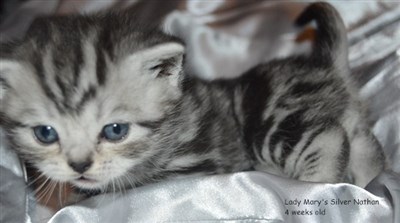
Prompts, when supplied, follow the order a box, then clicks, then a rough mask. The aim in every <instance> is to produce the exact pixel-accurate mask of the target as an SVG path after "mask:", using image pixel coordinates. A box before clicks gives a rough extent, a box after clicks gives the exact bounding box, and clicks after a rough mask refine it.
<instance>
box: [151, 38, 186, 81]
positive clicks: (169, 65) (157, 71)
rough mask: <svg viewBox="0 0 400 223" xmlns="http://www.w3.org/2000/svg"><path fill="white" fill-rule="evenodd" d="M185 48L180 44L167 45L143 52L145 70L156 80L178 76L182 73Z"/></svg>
mask: <svg viewBox="0 0 400 223" xmlns="http://www.w3.org/2000/svg"><path fill="white" fill-rule="evenodd" d="M184 51H185V48H184V46H183V45H181V44H179V43H166V44H161V45H157V46H154V47H152V48H150V49H147V50H145V51H143V62H144V63H143V65H144V68H145V69H147V70H148V71H150V75H152V77H154V78H163V77H169V76H178V75H179V74H180V72H181V71H182V63H183V55H184Z"/></svg>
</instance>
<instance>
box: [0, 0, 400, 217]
mask: <svg viewBox="0 0 400 223" xmlns="http://www.w3.org/2000/svg"><path fill="white" fill-rule="evenodd" d="M96 2H97V3H96ZM136 2H138V3H136ZM160 2H161V1H146V2H141V1H136V0H135V1H123V0H112V1H108V2H106V1H101V4H100V2H99V1H92V0H81V1H79V4H78V3H77V2H76V1H66V0H57V1H51V2H50V1H46V2H39V1H28V2H26V3H25V4H23V5H22V6H21V7H19V8H18V9H16V11H15V13H11V14H10V15H9V16H8V17H7V18H6V19H5V20H4V21H2V22H1V24H0V30H1V35H2V38H1V39H2V41H4V40H6V39H15V38H19V37H20V36H22V33H23V32H24V31H25V29H26V27H27V26H28V25H29V23H30V22H31V20H32V18H34V17H37V16H38V14H43V13H45V14H66V13H72V12H88V11H94V10H98V9H100V8H104V7H110V6H112V5H114V6H113V7H117V6H118V7H125V6H126V5H128V4H129V3H131V4H132V3H133V4H138V5H139V6H138V7H137V10H139V12H140V13H141V14H142V15H143V16H147V18H149V17H151V16H153V17H154V19H156V17H157V18H158V17H160V15H161V14H162V15H166V18H165V20H163V21H164V23H163V27H165V29H166V30H167V31H168V32H171V33H173V34H175V35H178V36H180V37H182V38H184V39H185V41H186V42H187V45H188V62H189V65H188V69H190V70H191V71H192V72H193V73H194V74H195V75H201V76H203V77H205V78H210V79H212V78H215V77H232V76H237V75H239V74H240V73H242V72H243V71H245V70H246V69H248V68H249V67H251V66H254V65H255V64H257V63H259V62H261V61H267V60H270V59H272V58H276V57H283V56H286V55H291V54H294V53H304V52H306V51H307V50H308V48H309V44H307V43H305V44H302V45H296V44H294V43H293V39H294V36H295V34H296V32H297V31H298V30H296V29H294V28H293V27H292V25H291V24H292V21H293V19H294V18H295V17H296V15H297V14H298V13H299V12H300V11H301V10H302V8H303V7H304V5H305V3H290V2H283V3H282V2H277V1H258V0H249V1H239V0H213V1H199V0H192V1H184V0H182V1H168V3H170V4H171V5H170V6H169V8H168V7H161V6H158V5H159V4H161V3H160ZM163 2H164V5H166V4H165V1H163ZM331 2H332V3H333V4H334V5H335V6H336V7H337V8H338V9H339V11H340V12H341V14H342V16H343V18H344V20H345V23H346V25H347V27H348V30H349V41H350V43H351V47H350V49H349V58H350V65H351V68H352V70H353V77H354V79H355V80H356V81H357V83H358V84H359V86H360V89H361V90H360V95H361V97H362V98H363V99H364V100H365V101H366V102H367V103H366V104H367V105H368V108H369V110H370V115H369V119H370V121H371V124H372V125H373V131H374V134H375V135H376V136H377V138H378V140H379V141H380V142H381V144H382V145H383V148H384V150H385V153H386V155H387V156H388V160H389V161H390V163H391V168H390V169H389V170H387V171H385V172H383V173H382V174H380V175H379V176H378V177H377V178H376V179H375V180H374V181H373V182H371V183H370V184H369V185H368V186H367V188H365V189H363V188H359V187H356V186H353V185H349V184H319V183H304V182H299V181H294V180H290V179H285V178H281V177H278V176H274V175H270V174H266V173H261V172H242V173H235V174H227V175H217V176H206V177H196V178H187V179H181V180H176V181H166V182H161V183H157V184H153V185H148V186H144V187H140V188H136V189H132V190H129V191H127V192H126V193H114V194H103V195H98V196H95V197H92V198H90V199H88V200H85V201H83V202H80V203H78V204H75V205H72V206H69V207H66V208H63V209H61V210H60V211H58V212H57V213H55V215H54V216H51V215H46V214H45V213H44V212H43V210H45V209H43V208H42V207H41V206H39V205H37V204H36V203H35V201H34V199H32V198H30V199H28V198H29V197H31V196H28V195H29V194H31V192H30V191H29V190H28V189H27V187H26V186H25V183H24V182H25V179H24V171H23V168H21V165H20V163H19V162H18V159H17V157H16V156H15V154H14V153H13V152H12V150H11V149H10V148H7V147H6V142H5V141H4V139H3V138H1V139H2V140H1V144H0V145H1V146H0V148H1V149H0V156H1V157H0V222H25V223H29V222H49V223H63V222H65V223H67V222H68V223H70V222H74V223H75V222H76V223H86V222H107V223H109V222H117V223H118V222H121V223H125V222H304V223H305V222H307V223H308V222H334V223H340V222H343V223H349V222H360V223H361V222H362V223H364V222H382V223H383V222H385V223H386V222H388V223H389V222H393V223H398V222H400V175H399V173H400V149H399V147H400V115H399V114H400V59H399V58H400V3H399V2H381V1H369V2H350V3H348V2H342V1H339V2H338V1H331ZM167 8H168V10H169V11H168V10H167ZM175 9H179V10H175ZM21 11H22V12H24V15H25V16H24V17H21V16H20V15H21V14H20V13H21ZM149 15H151V16H149ZM307 199H308V200H309V201H312V200H315V201H321V202H322V203H321V204H320V205H318V203H315V204H308V205H307V204H304V202H307V201H306V200H307ZM332 199H333V201H332ZM354 199H355V200H356V201H358V200H362V201H364V200H366V201H365V203H368V204H357V203H355V201H354ZM297 201H300V202H301V204H300V205H298V206H296V205H293V204H292V203H294V202H297ZM325 201H327V202H328V203H327V204H325ZM368 201H369V202H368ZM332 202H333V203H332ZM377 202H379V204H378V203H377ZM340 203H341V204H340ZM286 211H288V212H286ZM292 211H295V212H292ZM297 211H298V212H297ZM301 211H304V212H301ZM317 213H319V215H316V214H317ZM47 214H49V213H47ZM310 214H312V215H310ZM323 214H324V215H323Z"/></svg>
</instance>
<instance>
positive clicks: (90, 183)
mask: <svg viewBox="0 0 400 223" xmlns="http://www.w3.org/2000/svg"><path fill="white" fill-rule="evenodd" d="M71 183H73V184H75V185H76V186H78V187H79V188H89V189H92V188H97V187H98V184H99V181H98V180H94V179H91V178H87V177H84V176H81V177H79V178H76V179H75V180H73V181H72V182H71Z"/></svg>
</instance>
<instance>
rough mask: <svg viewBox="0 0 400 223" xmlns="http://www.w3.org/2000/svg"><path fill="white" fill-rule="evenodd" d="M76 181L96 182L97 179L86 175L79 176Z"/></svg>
mask: <svg viewBox="0 0 400 223" xmlns="http://www.w3.org/2000/svg"><path fill="white" fill-rule="evenodd" d="M76 181H78V182H81V183H97V180H93V179H89V178H87V177H84V176H81V177H79V178H78V179H76Z"/></svg>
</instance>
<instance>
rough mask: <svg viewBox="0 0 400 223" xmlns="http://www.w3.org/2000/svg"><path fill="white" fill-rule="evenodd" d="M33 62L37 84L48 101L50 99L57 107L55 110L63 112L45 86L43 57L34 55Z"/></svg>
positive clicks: (52, 93)
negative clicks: (37, 79)
mask: <svg viewBox="0 0 400 223" xmlns="http://www.w3.org/2000/svg"><path fill="white" fill-rule="evenodd" d="M32 61H33V67H34V68H35V71H36V72H35V74H36V75H37V77H38V78H39V84H40V86H41V87H42V89H43V91H44V93H45V95H46V96H47V98H48V99H50V100H51V101H52V102H53V103H54V104H55V105H56V107H57V109H58V110H59V111H60V112H63V109H62V108H61V105H60V104H59V102H58V101H57V97H56V95H55V94H54V92H52V91H51V89H50V87H49V86H48V85H47V81H46V77H45V73H44V68H43V57H42V56H41V55H36V56H34V58H33V59H32Z"/></svg>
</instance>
